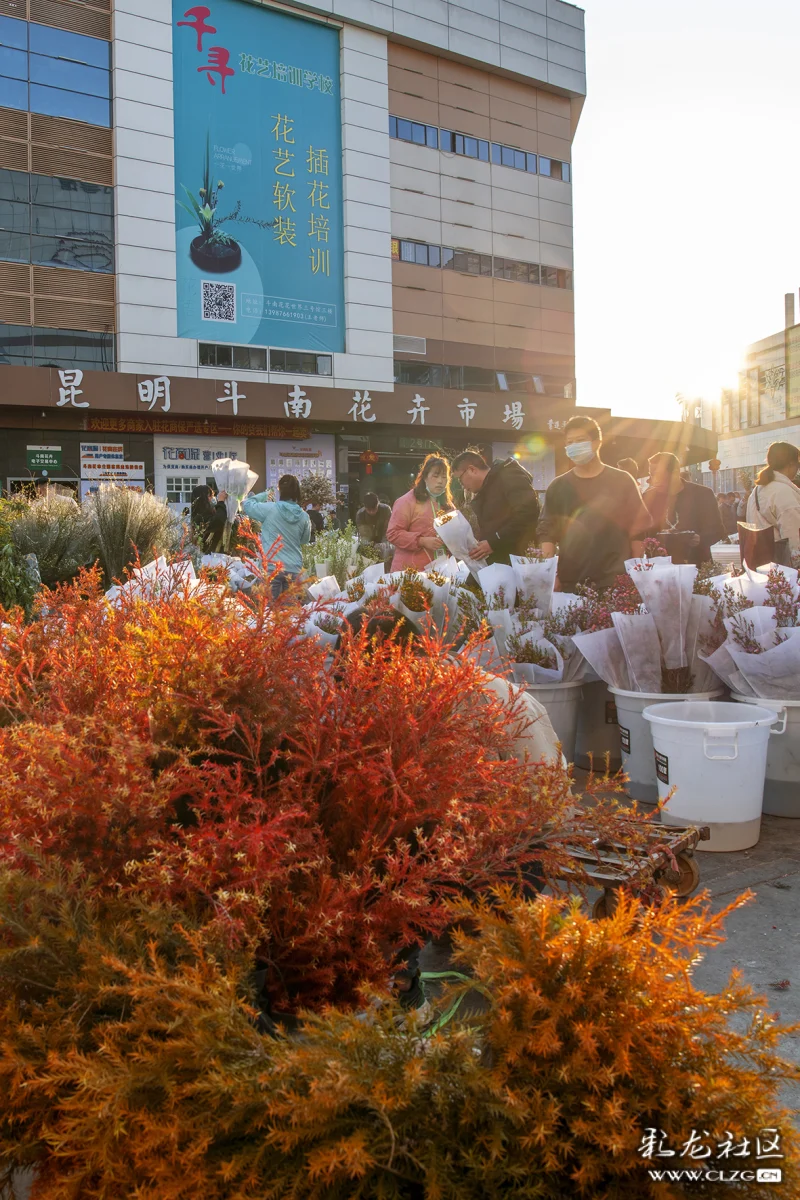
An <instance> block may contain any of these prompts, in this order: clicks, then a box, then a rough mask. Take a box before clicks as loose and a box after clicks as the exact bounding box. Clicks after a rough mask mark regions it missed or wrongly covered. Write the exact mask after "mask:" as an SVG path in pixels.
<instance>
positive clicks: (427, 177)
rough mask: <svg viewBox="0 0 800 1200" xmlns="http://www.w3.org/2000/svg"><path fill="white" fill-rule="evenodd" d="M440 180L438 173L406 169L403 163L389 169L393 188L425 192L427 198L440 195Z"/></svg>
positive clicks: (412, 168) (413, 168)
mask: <svg viewBox="0 0 800 1200" xmlns="http://www.w3.org/2000/svg"><path fill="white" fill-rule="evenodd" d="M440 179H441V176H440V175H439V172H438V171H420V170H419V169H418V168H417V167H406V166H403V165H402V163H392V164H391V165H390V167H389V182H390V183H391V185H392V187H397V188H403V189H404V190H405V191H419V192H424V193H425V195H426V196H438V195H439V190H440V183H439V181H440Z"/></svg>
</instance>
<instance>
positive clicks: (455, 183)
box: [439, 175, 492, 209]
mask: <svg viewBox="0 0 800 1200" xmlns="http://www.w3.org/2000/svg"><path fill="white" fill-rule="evenodd" d="M439 180H440V187H441V195H442V199H443V200H458V201H459V202H460V203H464V204H477V205H480V207H481V208H485V209H491V207H492V189H491V187H490V186H489V185H488V184H487V183H474V182H473V181H472V180H471V179H458V178H457V177H455V176H453V175H440V176H439Z"/></svg>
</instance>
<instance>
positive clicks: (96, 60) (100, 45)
mask: <svg viewBox="0 0 800 1200" xmlns="http://www.w3.org/2000/svg"><path fill="white" fill-rule="evenodd" d="M29 28H30V49H31V54H46V55H47V56H48V57H50V58H57V59H61V60H62V61H63V60H68V61H70V62H74V63H85V64H86V65H87V66H90V67H100V68H101V69H103V70H106V71H108V70H109V69H110V67H111V47H110V45H109V43H108V42H104V41H101V40H100V38H93V37H85V36H84V34H82V33H67V31H66V30H65V29H53V28H52V27H51V26H50V25H37V24H36V23H35V22H33V21H31V24H30V26H29Z"/></svg>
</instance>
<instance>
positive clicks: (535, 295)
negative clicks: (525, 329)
mask: <svg viewBox="0 0 800 1200" xmlns="http://www.w3.org/2000/svg"><path fill="white" fill-rule="evenodd" d="M493 290H494V302H495V307H497V305H498V304H499V305H502V306H505V305H509V306H511V307H513V308H528V307H530V308H533V307H536V308H538V307H539V306H540V305H541V303H542V292H543V288H540V287H536V285H535V284H533V283H515V282H514V281H513V279H495V280H493ZM512 323H513V322H512Z"/></svg>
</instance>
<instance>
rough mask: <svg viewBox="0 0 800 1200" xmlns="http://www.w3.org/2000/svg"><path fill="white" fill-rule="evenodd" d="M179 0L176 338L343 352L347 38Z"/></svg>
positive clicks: (241, 1)
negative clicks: (342, 65) (342, 42)
mask: <svg viewBox="0 0 800 1200" xmlns="http://www.w3.org/2000/svg"><path fill="white" fill-rule="evenodd" d="M187 4H188V0H173V23H174V30H173V59H174V68H173V69H174V94H175V200H176V234H177V251H178V262H177V278H178V335H179V336H180V337H187V338H198V339H200V340H202V341H206V342H233V343H251V344H255V345H259V346H277V347H285V348H289V349H293V350H318V351H343V350H344V348H345V346H344V337H345V334H344V246H343V229H342V166H341V164H342V144H341V141H342V133H341V103H340V96H339V31H338V30H337V29H331V28H329V27H327V26H325V25H321V24H319V23H317V22H314V21H307V20H304V19H303V18H301V17H294V16H290V15H288V14H286V13H282V12H277V11H275V10H274V9H268V8H261V7H258V6H256V5H254V4H249V3H247V2H246V0H209V2H208V4H205V5H199V4H198V5H194V6H193V7H187Z"/></svg>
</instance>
